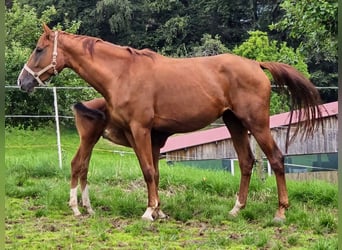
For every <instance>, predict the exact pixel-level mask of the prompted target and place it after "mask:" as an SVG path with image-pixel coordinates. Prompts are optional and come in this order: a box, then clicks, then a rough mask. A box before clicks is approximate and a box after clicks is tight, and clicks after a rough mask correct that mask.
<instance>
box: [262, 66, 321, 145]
mask: <svg viewBox="0 0 342 250" xmlns="http://www.w3.org/2000/svg"><path fill="white" fill-rule="evenodd" d="M260 67H261V68H262V69H267V70H268V71H269V72H270V73H271V74H272V76H273V80H274V83H275V84H276V85H277V86H278V87H281V88H284V89H285V86H286V87H287V94H288V95H289V96H290V97H291V105H290V106H291V111H290V121H289V126H288V128H287V136H286V144H285V148H286V151H287V148H288V145H289V143H291V142H292V141H293V139H294V138H295V137H296V136H297V135H298V132H299V130H300V127H302V128H303V129H304V131H303V135H302V138H308V137H309V136H312V135H313V134H314V131H315V130H316V128H317V127H318V124H319V123H321V125H322V126H323V124H322V119H321V118H322V112H321V110H320V108H319V105H320V104H321V98H320V95H319V92H318V90H317V89H316V88H315V86H314V85H313V84H312V82H311V81H310V80H309V79H307V78H306V77H305V76H304V75H302V74H301V73H300V72H299V71H297V70H296V69H295V68H293V67H292V66H290V65H287V64H284V63H277V62H260ZM294 110H297V111H296V112H295V113H296V115H297V121H298V126H297V127H296V129H295V132H294V134H293V135H292V137H291V139H289V133H290V129H291V123H292V118H293V113H294ZM322 129H323V127H322Z"/></svg>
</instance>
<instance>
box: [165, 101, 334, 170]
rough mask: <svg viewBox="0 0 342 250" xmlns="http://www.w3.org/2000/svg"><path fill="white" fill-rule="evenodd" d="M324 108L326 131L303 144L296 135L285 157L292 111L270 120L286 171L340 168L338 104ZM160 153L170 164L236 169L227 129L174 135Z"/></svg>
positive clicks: (295, 122) (318, 133) (331, 104)
mask: <svg viewBox="0 0 342 250" xmlns="http://www.w3.org/2000/svg"><path fill="white" fill-rule="evenodd" d="M324 107H325V111H324V112H323V124H324V126H323V128H324V129H323V130H322V129H319V130H318V131H317V133H316V134H315V135H314V137H313V138H310V139H308V140H305V141H304V142H303V141H302V140H301V136H300V135H299V136H297V138H296V139H295V140H294V141H293V143H291V144H290V146H289V148H288V152H287V153H286V154H285V141H286V133H287V126H288V122H289V112H287V113H282V114H277V115H273V116H271V117H270V128H271V133H272V135H273V138H274V139H275V141H276V143H277V144H278V146H279V148H280V149H281V150H282V152H283V153H284V155H285V163H286V166H287V172H306V171H318V170H322V169H324V170H333V169H337V131H338V120H337V115H338V103H337V102H332V103H328V104H324ZM296 124H297V121H296V119H295V117H294V119H293V121H292V125H291V129H294V128H295V126H296ZM250 141H251V147H252V150H253V152H254V153H255V152H256V150H258V147H257V144H256V142H255V140H254V138H253V136H250ZM161 153H162V154H163V155H164V156H165V157H166V160H167V161H168V162H170V163H172V162H181V163H185V164H187V165H196V166H199V167H209V168H224V169H228V170H230V171H232V170H233V168H232V167H231V166H232V163H233V161H236V158H237V155H236V152H235V150H234V147H233V142H232V140H231V136H230V133H229V131H228V129H227V128H226V127H225V126H222V127H218V128H213V129H207V130H200V131H197V132H193V133H187V134H181V135H175V136H172V137H170V138H169V139H168V140H167V142H166V144H165V146H164V147H163V148H162V149H161ZM269 172H270V170H269Z"/></svg>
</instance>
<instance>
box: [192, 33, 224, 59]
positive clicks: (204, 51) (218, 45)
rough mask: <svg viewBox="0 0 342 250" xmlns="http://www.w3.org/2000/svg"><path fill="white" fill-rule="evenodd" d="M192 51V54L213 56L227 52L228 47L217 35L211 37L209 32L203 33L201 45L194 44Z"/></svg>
mask: <svg viewBox="0 0 342 250" xmlns="http://www.w3.org/2000/svg"><path fill="white" fill-rule="evenodd" d="M192 51H193V52H192V54H193V55H194V56H213V55H218V54H223V53H228V52H229V49H228V48H227V47H226V46H224V44H223V43H222V42H221V40H220V36H219V35H216V36H215V37H214V38H213V37H212V36H211V35H210V34H204V35H203V37H202V38H201V45H199V46H194V47H193V48H192Z"/></svg>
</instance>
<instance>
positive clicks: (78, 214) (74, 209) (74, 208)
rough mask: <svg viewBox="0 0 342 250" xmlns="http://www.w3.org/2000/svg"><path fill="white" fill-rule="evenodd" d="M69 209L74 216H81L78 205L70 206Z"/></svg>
mask: <svg viewBox="0 0 342 250" xmlns="http://www.w3.org/2000/svg"><path fill="white" fill-rule="evenodd" d="M71 209H72V211H73V212H74V216H75V217H78V216H81V212H80V210H78V207H71Z"/></svg>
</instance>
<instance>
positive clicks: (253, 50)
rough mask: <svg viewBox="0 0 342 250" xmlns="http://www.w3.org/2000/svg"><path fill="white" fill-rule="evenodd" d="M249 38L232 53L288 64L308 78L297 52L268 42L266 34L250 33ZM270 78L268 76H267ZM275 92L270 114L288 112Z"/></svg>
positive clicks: (305, 67)
mask: <svg viewBox="0 0 342 250" xmlns="http://www.w3.org/2000/svg"><path fill="white" fill-rule="evenodd" d="M248 33H249V35H250V37H249V38H248V39H247V40H246V41H245V42H243V43H242V44H241V45H239V46H236V47H235V48H234V50H233V52H234V53H235V54H237V55H240V56H243V57H247V58H250V59H254V60H257V61H277V62H283V63H287V64H290V65H292V66H294V67H295V68H296V69H297V70H299V71H300V72H302V73H303V74H304V75H305V76H306V77H309V76H310V75H309V72H308V68H307V65H306V63H305V61H304V60H305V59H304V57H303V56H302V55H301V53H300V52H299V50H294V49H293V48H291V47H288V46H287V44H286V43H285V42H282V43H279V42H277V41H274V40H271V41H270V40H269V38H268V35H267V33H266V32H262V31H250V32H248ZM268 76H269V77H271V75H270V74H268ZM277 92H278V91H277V90H275V89H274V90H273V91H272V95H271V107H270V113H271V114H277V113H281V112H285V111H288V110H289V105H288V100H287V99H286V97H285V96H284V95H279V94H278V93H277Z"/></svg>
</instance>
